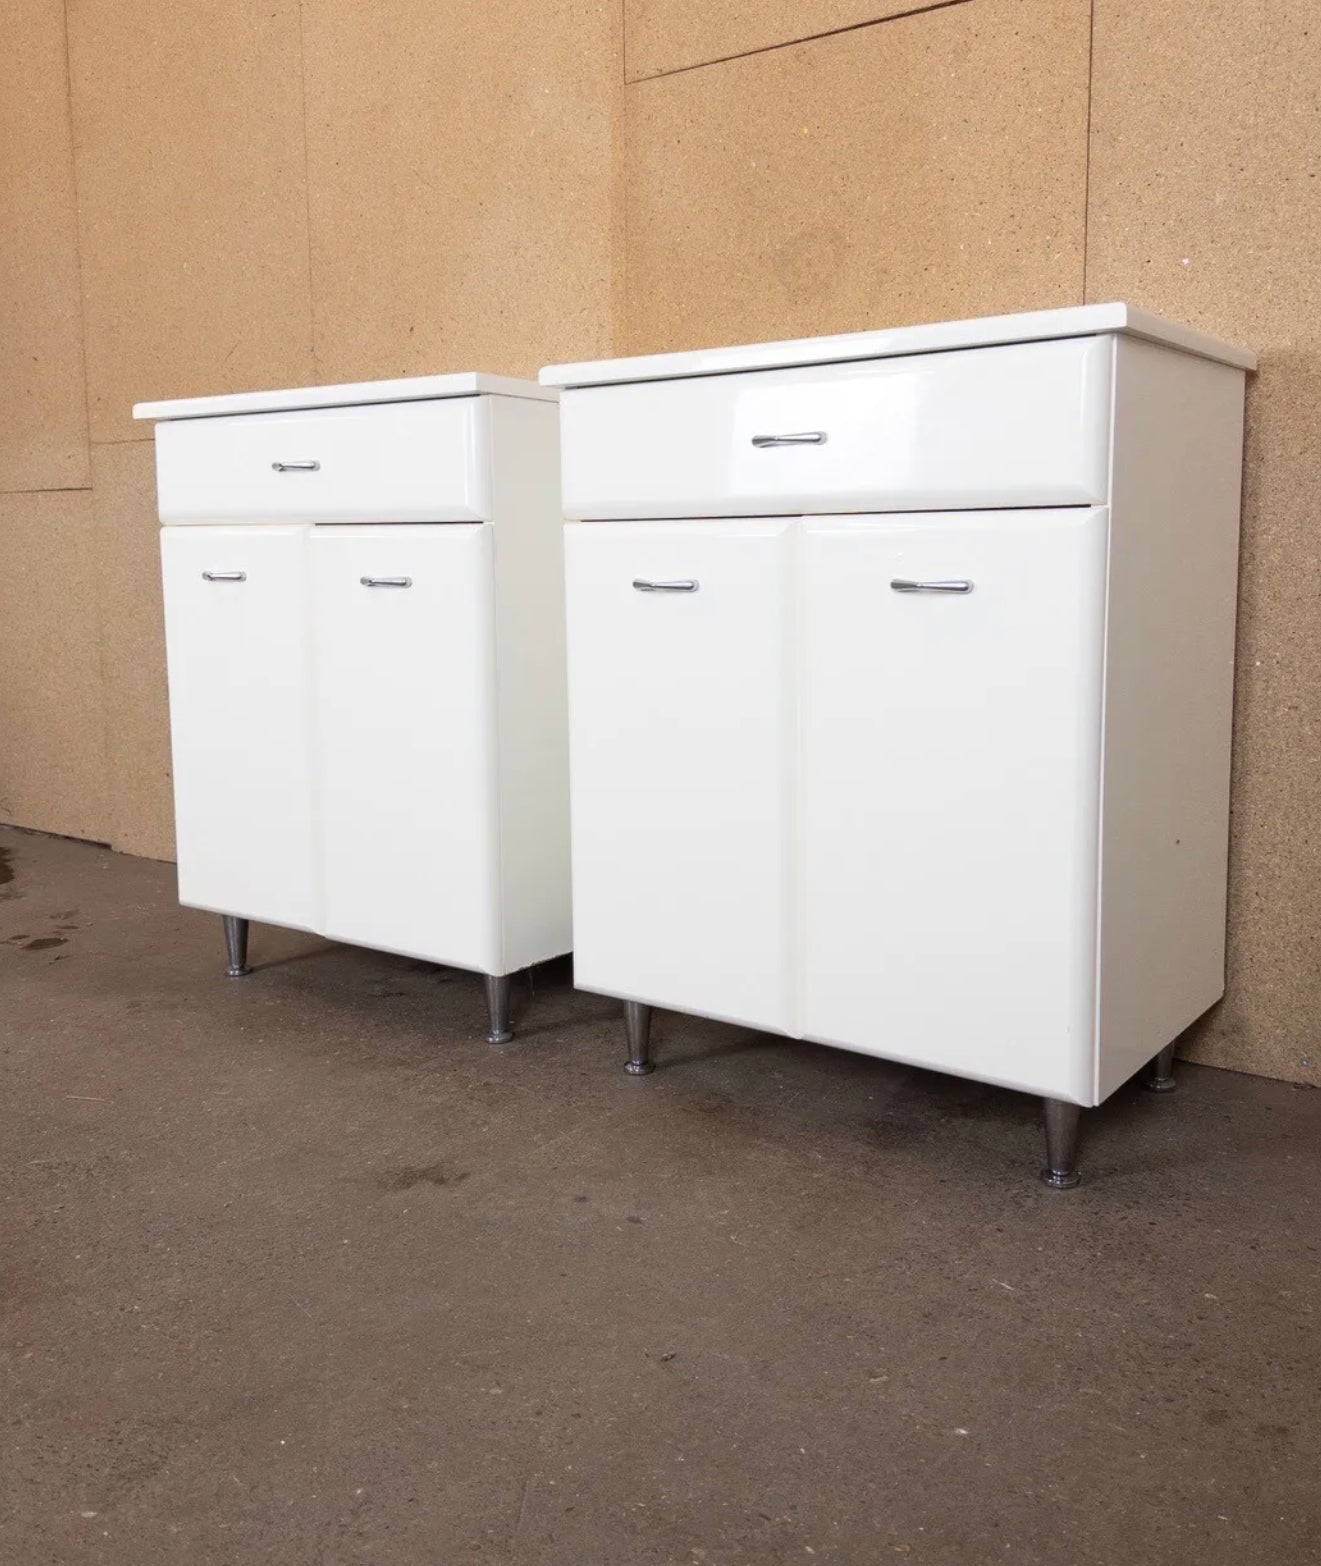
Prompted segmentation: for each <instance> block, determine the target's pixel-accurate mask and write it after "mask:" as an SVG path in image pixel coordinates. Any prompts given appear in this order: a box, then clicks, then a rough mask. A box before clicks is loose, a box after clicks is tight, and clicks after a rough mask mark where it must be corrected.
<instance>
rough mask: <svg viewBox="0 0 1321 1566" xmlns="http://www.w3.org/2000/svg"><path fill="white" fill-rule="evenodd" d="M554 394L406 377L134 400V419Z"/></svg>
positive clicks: (483, 382)
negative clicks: (285, 388)
mask: <svg viewBox="0 0 1321 1566" xmlns="http://www.w3.org/2000/svg"><path fill="white" fill-rule="evenodd" d="M557 395H558V393H557V392H555V391H553V390H551V389H550V388H549V387H548V386H539V385H538V384H537V383H536V382H535V381H519V380H513V379H511V378H510V377H508V376H505V375H476V374H465V375H409V376H406V377H404V378H403V379H401V380H396V381H357V382H354V383H353V384H351V385H346V386H301V387H295V388H293V389H292V390H289V391H265V392H232V393H230V394H228V395H226V396H221V397H184V398H181V399H178V400H176V401H174V402H139V403H135V404H134V407H133V417H134V418H135V419H210V418H215V417H217V416H218V415H220V414H224V413H280V412H293V411H295V410H297V409H300V408H348V407H354V406H356V405H360V404H362V403H372V402H429V401H431V400H432V399H434V398H439V397H479V396H489V397H530V398H532V399H534V400H535V401H538V402H553V401H554V400H555V398H556V396H557Z"/></svg>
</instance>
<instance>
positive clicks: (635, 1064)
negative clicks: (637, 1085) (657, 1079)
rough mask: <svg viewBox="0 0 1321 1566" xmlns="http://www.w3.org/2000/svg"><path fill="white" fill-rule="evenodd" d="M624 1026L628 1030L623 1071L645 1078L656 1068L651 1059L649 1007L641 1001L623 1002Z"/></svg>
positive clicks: (632, 1075)
mask: <svg viewBox="0 0 1321 1566" xmlns="http://www.w3.org/2000/svg"><path fill="white" fill-rule="evenodd" d="M624 1026H625V1027H626V1028H627V1029H628V1059H627V1061H625V1063H624V1070H625V1071H627V1072H628V1074H629V1076H631V1077H645V1076H646V1075H647V1073H648V1072H649V1071H655V1069H656V1066H655V1063H654V1062H653V1060H652V1058H651V1007H650V1006H644V1005H643V1004H642V1002H641V1001H625V1002H624Z"/></svg>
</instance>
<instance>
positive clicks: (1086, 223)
mask: <svg viewBox="0 0 1321 1566" xmlns="http://www.w3.org/2000/svg"><path fill="white" fill-rule="evenodd" d="M1095 60H1096V0H1090V4H1089V5H1088V7H1087V116H1086V119H1087V124H1086V132H1085V134H1086V137H1087V145H1086V146H1085V147H1084V148H1083V164H1082V298H1081V299H1080V300H1079V301H1078V302H1079V304H1086V303H1087V299H1088V293H1087V259H1088V257H1087V252H1088V249H1089V247H1090V244H1091V221H1092V91H1093V87H1094V84H1095V75H1094V68H1095Z"/></svg>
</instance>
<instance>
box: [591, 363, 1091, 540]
mask: <svg viewBox="0 0 1321 1566" xmlns="http://www.w3.org/2000/svg"><path fill="white" fill-rule="evenodd" d="M1112 359H1113V340H1112V339H1111V338H1109V337H1084V338H1073V339H1068V340H1063V341H1058V342H1041V343H1023V344H1015V345H1011V346H1009V347H1001V348H979V349H972V350H969V351H966V352H958V353H934V354H920V355H915V356H912V357H907V358H898V359H877V360H869V361H867V362H865V363H860V364H835V365H819V366H807V367H804V368H796V369H790V370H761V371H756V372H753V373H749V374H745V375H713V376H698V377H692V378H689V379H684V380H673V381H647V382H638V383H635V384H632V385H624V386H605V387H586V388H582V389H579V390H573V391H568V392H566V393H565V394H564V396H563V398H562V400H561V405H560V419H561V432H562V441H563V473H564V505H565V513H566V515H568V516H571V517H580V518H589V519H590V518H620V519H625V518H633V517H638V518H647V517H701V516H713V515H715V516H760V515H775V514H785V515H792V514H795V513H802V512H808V513H811V512H827V513H829V512H841V511H918V510H923V511H924V510H961V509H965V508H972V507H979V508H991V507H1003V506H1048V505H1053V506H1068V505H1084V504H1095V503H1100V502H1103V501H1104V500H1105V498H1106V492H1107V488H1108V482H1107V478H1108V467H1109V429H1110V380H1111V364H1112ZM786 437H797V438H796V439H786Z"/></svg>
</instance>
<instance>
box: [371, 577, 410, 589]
mask: <svg viewBox="0 0 1321 1566" xmlns="http://www.w3.org/2000/svg"><path fill="white" fill-rule="evenodd" d="M358 580H359V581H360V582H361V583H362V585H363V586H364V587H412V585H413V578H412V577H411V576H360V577H359V578H358Z"/></svg>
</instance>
